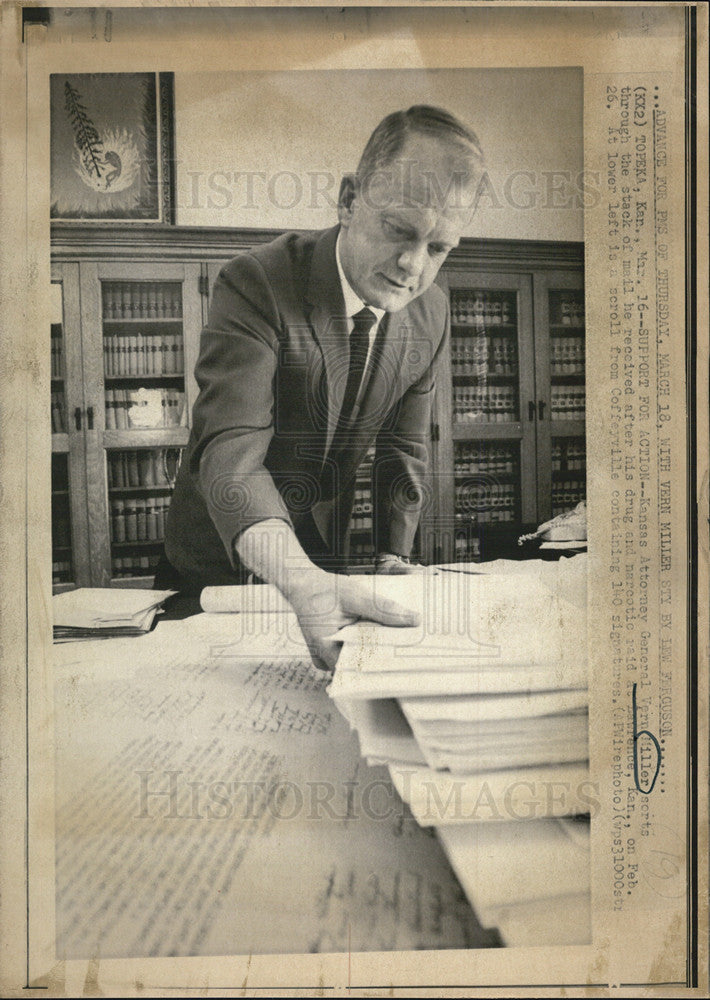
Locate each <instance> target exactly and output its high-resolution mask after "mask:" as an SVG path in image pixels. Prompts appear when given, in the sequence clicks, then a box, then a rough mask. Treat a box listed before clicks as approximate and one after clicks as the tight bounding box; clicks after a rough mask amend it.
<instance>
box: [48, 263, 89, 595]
mask: <svg viewBox="0 0 710 1000" xmlns="http://www.w3.org/2000/svg"><path fill="white" fill-rule="evenodd" d="M78 302H79V279H78V268H77V265H75V264H65V265H62V266H61V267H54V268H53V269H52V282H51V284H50V345H49V346H50V406H49V411H50V422H51V441H52V452H51V523H52V588H53V590H54V591H55V593H56V592H59V591H62V590H68V589H71V588H72V587H75V586H77V585H80V584H81V585H85V584H86V583H87V582H88V577H89V565H90V553H89V541H88V534H87V527H86V479H85V460H86V452H85V440H84V435H83V425H82V414H83V383H82V378H81V329H80V323H79V315H78Z"/></svg>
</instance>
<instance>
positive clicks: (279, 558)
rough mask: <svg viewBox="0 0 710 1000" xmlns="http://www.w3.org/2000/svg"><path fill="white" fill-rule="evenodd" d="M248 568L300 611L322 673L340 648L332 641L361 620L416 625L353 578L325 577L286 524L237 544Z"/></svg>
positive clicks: (270, 525)
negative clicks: (345, 627) (346, 626)
mask: <svg viewBox="0 0 710 1000" xmlns="http://www.w3.org/2000/svg"><path fill="white" fill-rule="evenodd" d="M235 548H236V550H237V554H238V556H239V558H240V559H241V561H242V562H243V563H244V565H245V566H246V567H247V568H248V569H250V570H251V571H252V572H253V573H256V575H257V576H259V577H260V578H261V579H262V580H264V581H265V582H266V583H271V584H273V585H274V586H275V587H277V588H278V589H279V590H280V591H281V593H282V594H283V595H284V597H285V598H286V600H287V601H288V602H289V604H290V605H291V607H292V608H293V610H294V611H295V612H296V616H297V618H298V624H299V625H300V627H301V631H302V633H303V637H304V639H305V640H306V642H307V644H308V648H309V650H310V652H311V657H312V658H313V663H314V664H315V666H316V667H318V668H319V669H321V670H333V669H334V667H335V663H336V660H337V659H338V654H339V652H340V646H339V644H338V643H337V642H333V640H332V639H331V640H330V641H328V636H332V635H333V633H334V632H337V631H338V629H341V628H342V627H343V626H344V625H351V624H352V623H353V622H355V621H357V620H358V619H359V618H366V619H368V620H369V621H374V622H381V623H382V624H383V625H394V626H402V627H406V626H408V625H409V626H416V625H418V624H419V614H418V613H417V612H416V611H410V610H408V609H407V608H403V607H402V606H401V605H400V604H397V602H396V601H390V600H386V599H382V598H379V597H378V598H377V600H375V598H374V596H373V594H372V593H371V592H370V591H368V589H366V588H365V586H364V585H363V584H362V583H361V582H360V581H358V580H357V579H355V578H354V577H349V576H341V575H339V574H336V573H326V572H325V570H322V569H319V568H318V567H317V566H316V565H315V564H314V563H312V562H311V560H310V559H309V558H308V556H307V555H306V553H305V552H304V551H303V548H302V547H301V545H300V543H299V541H298V539H297V538H296V535H295V533H294V531H293V528H292V527H291V526H290V524H288V523H287V522H286V521H282V520H279V519H277V518H269V519H268V520H265V521H258V522H257V523H256V524H252V525H250V527H248V528H247V529H246V530H245V531H243V532H242V534H241V535H240V536H239V538H238V539H237V541H236V543H235Z"/></svg>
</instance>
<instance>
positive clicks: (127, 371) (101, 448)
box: [81, 261, 202, 587]
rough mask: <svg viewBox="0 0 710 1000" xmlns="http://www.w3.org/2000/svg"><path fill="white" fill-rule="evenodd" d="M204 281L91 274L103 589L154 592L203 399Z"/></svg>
mask: <svg viewBox="0 0 710 1000" xmlns="http://www.w3.org/2000/svg"><path fill="white" fill-rule="evenodd" d="M199 275H200V265H199V263H197V262H194V263H192V262H186V263H182V262H155V261H134V262H121V261H110V262H109V261H105V262H104V261H101V262H96V263H87V264H82V266H81V309H82V318H83V322H84V330H83V336H82V343H83V377H84V384H85V395H86V400H85V402H86V413H85V416H86V419H85V423H84V434H85V439H86V475H87V495H88V498H89V500H88V519H89V532H90V537H91V539H92V565H91V581H92V585H93V586H98V587H107V586H110V585H117V586H132V585H135V586H142V587H149V586H150V585H151V581H150V577H152V575H153V573H154V571H155V567H156V565H157V562H158V560H159V558H160V555H161V551H162V544H163V537H164V522H165V513H166V511H167V507H168V505H169V498H170V491H171V489H172V485H173V484H174V481H175V474H176V471H177V466H178V464H179V461H180V457H181V454H182V450H183V449H184V447H185V445H186V444H187V439H188V435H189V429H188V421H189V411H190V406H191V404H192V402H193V401H194V397H195V394H196V384H195V381H194V376H193V374H192V373H193V372H194V363H195V354H196V350H197V344H198V341H199V334H200V329H201V326H202V305H201V299H200V290H199Z"/></svg>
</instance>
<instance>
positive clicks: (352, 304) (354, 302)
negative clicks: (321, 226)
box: [335, 233, 385, 323]
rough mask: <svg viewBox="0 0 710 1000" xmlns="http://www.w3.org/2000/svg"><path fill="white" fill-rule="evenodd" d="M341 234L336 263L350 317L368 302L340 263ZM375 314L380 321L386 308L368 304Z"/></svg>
mask: <svg viewBox="0 0 710 1000" xmlns="http://www.w3.org/2000/svg"><path fill="white" fill-rule="evenodd" d="M340 236H341V233H338V239H337V241H336V244H335V263H336V264H337V266H338V276H339V278H340V287H341V288H342V290H343V300H344V302H345V312H346V314H347V316H348V317H352V316H354V315H355V314H356V313H359V312H360V310H361V309H364V308H365V306H366V304H367V303H365V302H363V301H362V299H361V298H360V296H359V295H358V294H357V292H356V291H355V290H354V288H353V286H352V285H351V284H350V282H349V281H348V279H347V278H346V277H345V271H343V265H342V264H341V263H340ZM367 308H368V309H370V310H371V311H372V312H373V313H374V314H375V316H376V317H377V322H378V323H379V322H380V320H381V319H382V317H383V316H384V314H385V310H384V309H377V308H376V307H375V306H367Z"/></svg>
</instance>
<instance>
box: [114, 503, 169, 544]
mask: <svg viewBox="0 0 710 1000" xmlns="http://www.w3.org/2000/svg"><path fill="white" fill-rule="evenodd" d="M169 506H170V497H169V496H161V497H131V498H130V499H127V500H111V541H112V542H148V541H150V542H160V541H162V540H163V539H164V537H165V521H166V519H167V516H168V508H169Z"/></svg>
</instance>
